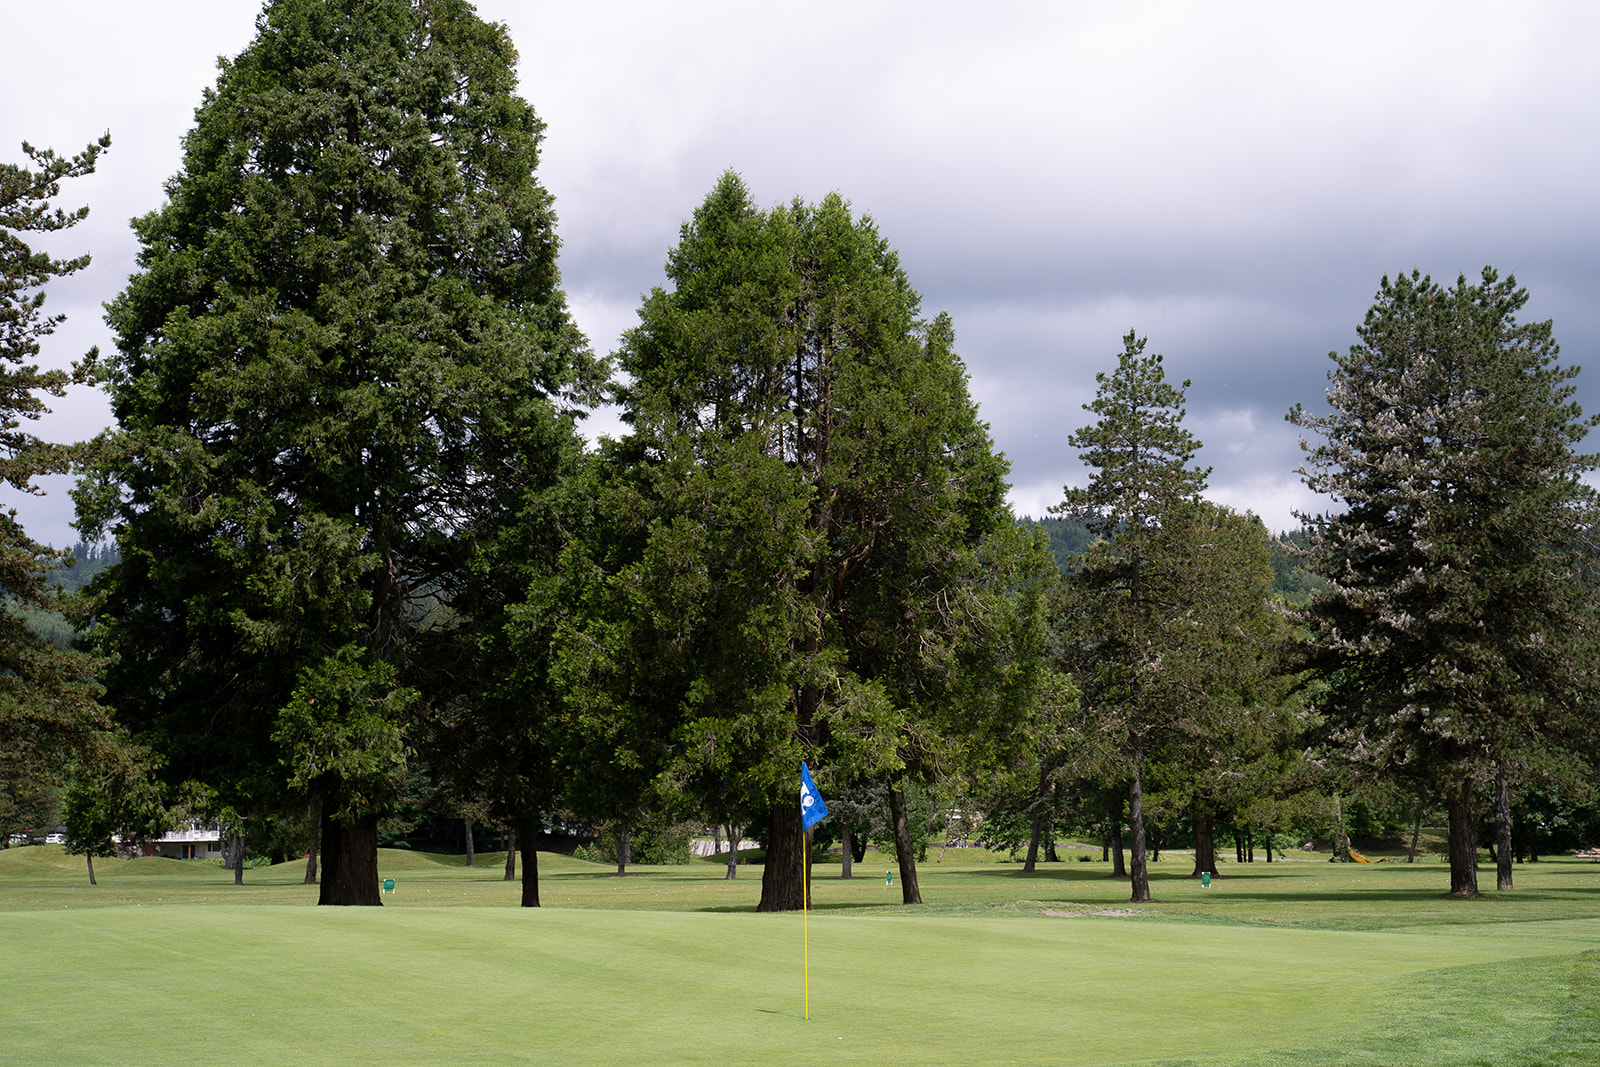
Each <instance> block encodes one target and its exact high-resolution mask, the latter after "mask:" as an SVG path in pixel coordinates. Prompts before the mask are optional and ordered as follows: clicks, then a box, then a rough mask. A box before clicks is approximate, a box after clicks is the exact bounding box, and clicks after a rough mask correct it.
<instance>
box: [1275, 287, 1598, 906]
mask: <svg viewBox="0 0 1600 1067" xmlns="http://www.w3.org/2000/svg"><path fill="white" fill-rule="evenodd" d="M1527 300H1528V294H1527V292H1526V290H1523V289H1521V288H1519V287H1518V286H1517V284H1516V281H1515V279H1513V278H1509V277H1508V278H1506V279H1504V280H1502V279H1500V277H1499V275H1498V274H1497V273H1496V272H1495V271H1494V270H1493V269H1492V268H1488V267H1486V268H1484V271H1483V274H1482V277H1481V279H1480V281H1478V282H1476V283H1468V281H1467V279H1466V278H1465V277H1462V278H1460V279H1458V281H1457V283H1456V285H1455V286H1454V287H1452V288H1449V289H1446V288H1444V287H1442V286H1439V285H1437V284H1435V283H1434V282H1433V281H1432V279H1430V278H1427V277H1424V276H1422V275H1421V274H1419V273H1415V272H1414V273H1412V274H1411V275H1409V276H1406V275H1402V276H1400V277H1398V278H1396V279H1394V280H1393V281H1391V280H1390V279H1389V278H1387V277H1386V278H1384V279H1383V282H1382V284H1381V286H1380V288H1379V291H1378V294H1377V300H1376V302H1375V303H1374V304H1373V306H1372V308H1371V309H1370V310H1369V311H1368V312H1367V316H1366V319H1365V321H1364V322H1363V323H1362V325H1361V327H1360V329H1359V331H1358V333H1359V336H1360V341H1361V343H1360V344H1358V345H1354V346H1352V347H1351V348H1350V351H1349V353H1348V354H1347V355H1343V356H1341V355H1338V354H1336V353H1335V354H1330V358H1331V359H1333V360H1334V363H1335V367H1334V370H1333V371H1331V372H1330V373H1329V375H1328V377H1329V381H1330V383H1331V387H1330V389H1329V392H1328V396H1329V401H1330V403H1331V405H1332V411H1331V412H1330V413H1329V414H1327V415H1320V416H1319V415H1312V414H1311V413H1309V412H1306V411H1304V410H1303V409H1301V408H1299V407H1296V408H1295V409H1294V410H1293V411H1292V412H1291V413H1290V416H1289V417H1290V420H1291V421H1293V422H1295V423H1296V424H1297V425H1300V426H1302V427H1304V428H1306V429H1309V430H1311V431H1313V432H1315V433H1316V434H1318V435H1320V436H1321V437H1322V438H1323V441H1322V443H1320V444H1316V445H1314V446H1313V445H1309V444H1308V445H1307V455H1308V460H1307V464H1306V468H1305V471H1306V473H1305V479H1306V484H1307V485H1308V486H1310V487H1311V488H1312V489H1313V490H1315V491H1317V492H1320V493H1326V494H1328V495H1330V496H1331V497H1332V498H1333V499H1334V500H1335V501H1336V502H1338V503H1339V504H1341V505H1343V510H1341V511H1336V512H1332V513H1329V514H1325V515H1321V516H1317V517H1315V518H1312V519H1310V520H1309V521H1308V523H1307V527H1306V533H1307V536H1308V544H1309V547H1310V549H1311V558H1312V561H1313V563H1314V565H1315V567H1316V568H1317V570H1318V571H1319V572H1320V573H1321V574H1322V575H1323V576H1325V577H1326V578H1328V579H1329V581H1330V583H1331V584H1330V586H1329V588H1328V590H1327V591H1326V592H1325V593H1322V594H1319V595H1317V596H1315V597H1313V599H1312V601H1311V605H1310V608H1309V610H1308V611H1307V612H1306V613H1305V614H1304V615H1303V616H1302V618H1303V621H1304V623H1305V626H1306V628H1307V639H1308V650H1309V653H1310V662H1311V663H1313V664H1314V665H1315V666H1317V667H1318V668H1319V669H1320V671H1321V672H1322V674H1323V676H1324V677H1325V678H1326V679H1327V685H1326V688H1325V689H1323V690H1322V691H1321V693H1322V696H1321V703H1322V706H1323V710H1324V711H1325V713H1326V714H1327V716H1328V717H1329V721H1330V724H1331V727H1332V734H1331V736H1332V739H1333V740H1334V742H1335V743H1336V744H1337V746H1338V750H1339V751H1340V752H1342V753H1343V754H1345V755H1346V756H1348V757H1350V758H1351V759H1353V760H1355V761H1356V762H1359V763H1361V764H1363V765H1365V766H1367V767H1370V768H1374V769H1379V770H1381V771H1382V772H1383V773H1386V774H1398V775H1401V776H1403V777H1404V778H1406V779H1408V780H1410V781H1411V782H1413V783H1416V784H1417V785H1418V786H1420V787H1425V788H1431V789H1434V790H1436V791H1437V792H1438V793H1440V794H1442V795H1443V796H1444V797H1445V798H1446V799H1447V800H1448V803H1449V807H1450V818H1451V831H1452V842H1453V850H1452V856H1451V889H1452V892H1453V893H1455V894H1457V895H1463V896H1466V895H1472V894H1473V893H1475V892H1476V890H1477V877H1476V868H1475V862H1474V858H1473V847H1472V842H1473V841H1474V840H1475V838H1476V833H1475V826H1474V825H1473V824H1472V821H1471V820H1472V815H1471V812H1470V804H1471V797H1472V795H1473V794H1474V792H1475V790H1476V785H1475V782H1476V781H1477V780H1479V779H1481V778H1482V777H1485V776H1490V775H1493V774H1495V773H1506V772H1508V771H1510V772H1516V771H1517V770H1519V769H1520V768H1523V767H1526V766H1528V765H1529V763H1530V761H1531V760H1536V759H1537V758H1538V754H1539V753H1540V752H1541V751H1545V750H1548V749H1550V748H1551V747H1552V746H1555V747H1561V746H1564V745H1574V746H1578V747H1580V748H1582V749H1584V750H1585V751H1590V752H1592V751H1593V748H1592V746H1593V739H1594V736H1595V735H1594V730H1593V720H1592V715H1591V714H1590V709H1591V708H1593V706H1594V691H1595V690H1594V680H1593V678H1592V677H1591V672H1590V670H1589V667H1588V664H1589V663H1590V662H1591V661H1592V659H1593V649H1594V626H1593V608H1594V600H1593V594H1592V579H1591V570H1590V568H1589V566H1588V560H1589V559H1591V558H1592V557H1593V555H1594V550H1595V546H1594V544H1593V541H1592V531H1593V529H1594V528H1595V526H1594V516H1595V495H1594V491H1593V490H1592V489H1591V488H1589V487H1588V486H1587V485H1586V484H1585V482H1584V478H1585V477H1586V476H1587V475H1588V474H1589V473H1590V472H1592V471H1593V470H1594V469H1595V466H1596V463H1595V460H1594V458H1593V457H1590V456H1585V455H1580V454H1578V453H1577V452H1575V450H1574V449H1575V446H1576V445H1577V443H1578V442H1579V441H1581V440H1582V438H1583V437H1584V435H1585V434H1586V433H1587V431H1588V429H1589V427H1590V426H1591V425H1592V424H1593V422H1594V420H1593V419H1584V418H1583V417H1582V412H1581V411H1580V410H1579V408H1578V406H1577V404H1576V403H1574V402H1573V400H1572V395H1573V386H1572V384H1571V383H1572V379H1573V378H1574V376H1575V375H1576V374H1577V369H1576V368H1571V367H1562V366H1560V365H1559V363H1558V362H1557V356H1558V353H1559V348H1558V346H1557V345H1556V343H1555V339H1554V336H1553V332H1552V329H1551V324H1550V323H1549V322H1543V323H1519V322H1518V321H1517V317H1516V316H1517V312H1518V311H1519V310H1520V309H1521V308H1522V307H1523V305H1524V304H1526V302H1527Z"/></svg>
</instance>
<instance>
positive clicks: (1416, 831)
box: [1406, 797, 1423, 863]
mask: <svg viewBox="0 0 1600 1067" xmlns="http://www.w3.org/2000/svg"><path fill="white" fill-rule="evenodd" d="M1422 805H1423V799H1422V798H1421V797H1418V798H1417V817H1416V818H1415V819H1414V820H1412V822H1411V851H1410V852H1407V853H1406V862H1407V863H1415V862H1417V839H1418V838H1419V837H1421V836H1422Z"/></svg>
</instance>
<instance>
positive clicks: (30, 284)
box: [0, 136, 111, 802]
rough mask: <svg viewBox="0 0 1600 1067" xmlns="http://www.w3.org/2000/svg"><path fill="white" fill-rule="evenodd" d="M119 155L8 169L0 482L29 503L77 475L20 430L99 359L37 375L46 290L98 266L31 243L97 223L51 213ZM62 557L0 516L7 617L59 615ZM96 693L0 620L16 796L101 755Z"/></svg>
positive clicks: (50, 157) (25, 632)
mask: <svg viewBox="0 0 1600 1067" xmlns="http://www.w3.org/2000/svg"><path fill="white" fill-rule="evenodd" d="M110 144H111V138H110V137H109V136H105V137H101V138H100V139H99V140H98V141H97V142H95V143H93V144H90V145H88V146H86V147H85V148H84V150H83V151H82V152H80V153H78V154H77V155H75V156H71V157H65V156H60V155H57V154H56V153H55V152H53V151H50V150H41V149H35V148H34V147H32V146H31V145H27V144H24V145H23V146H22V150H23V153H24V154H25V155H26V156H27V157H28V158H29V160H30V161H31V163H32V165H31V166H28V165H20V164H14V163H6V164H0V481H3V482H4V483H5V484H6V485H9V486H10V487H11V488H12V489H14V490H17V491H20V492H24V493H38V492H39V489H38V486H37V485H36V484H35V481H34V480H35V479H36V478H38V477H40V476H41V475H47V474H61V473H64V472H65V471H67V470H68V469H69V467H70V465H71V462H72V458H73V453H74V450H73V449H72V448H71V447H69V446H64V445H58V444H51V443H49V442H46V441H42V440H40V439H39V438H38V437H37V436H35V435H34V434H32V433H30V432H28V431H27V430H25V429H23V423H24V420H34V419H37V418H39V416H40V415H42V414H44V413H45V412H46V411H47V410H48V409H47V407H46V401H45V398H46V397H52V396H55V397H59V396H62V395H64V393H65V392H66V390H67V388H68V387H69V386H71V385H73V384H81V383H85V382H87V381H89V380H90V378H91V376H92V365H93V360H94V356H95V353H93V352H91V353H90V354H89V356H88V358H87V359H85V360H84V361H83V362H81V363H78V364H75V365H74V366H73V367H72V368H71V369H70V370H41V369H40V368H39V365H38V363H37V362H36V361H37V359H38V357H39V354H40V351H41V342H42V341H43V339H44V338H45V337H48V336H49V335H50V334H51V333H52V332H54V330H55V327H56V326H57V325H58V324H60V322H61V321H62V317H61V316H59V315H47V314H45V312H44V303H45V295H46V294H45V287H46V285H48V284H49V282H50V281H51V280H53V279H56V278H61V277H65V276H67V275H70V274H72V273H74V272H76V271H78V270H81V269H82V268H83V267H85V266H87V265H88V263H89V257H88V256H87V255H83V256H77V257H75V258H72V259H54V258H52V257H50V256H49V255H47V254H45V253H43V252H36V251H34V250H33V248H32V247H31V246H29V244H28V243H27V241H26V240H25V239H24V236H23V235H25V234H30V233H49V232H53V231H58V230H63V229H67V228H68V227H71V226H73V225H75V224H76V223H78V222H79V221H81V220H82V219H83V218H84V217H85V216H86V215H87V214H88V212H89V209H88V208H87V207H82V208H78V209H76V210H74V211H64V210H62V209H60V208H58V207H54V206H52V203H51V202H52V201H53V200H54V199H55V198H56V197H57V196H59V195H60V191H61V182H62V181H64V180H67V179H70V178H77V177H82V176H84V175H86V174H89V173H91V172H92V171H93V170H94V168H95V161H96V160H97V159H98V158H99V156H100V153H101V152H103V151H104V150H105V149H106V148H107V147H109V146H110ZM63 555H64V554H63V553H59V552H55V551H53V550H51V549H49V548H46V547H45V546H43V545H40V544H38V543H37V542H36V541H34V540H33V538H31V537H30V536H28V534H27V532H26V531H25V530H24V529H23V528H22V524H21V523H20V522H19V521H18V519H17V513H16V511H15V509H12V510H9V511H7V512H5V513H4V514H0V593H3V595H4V597H5V600H6V602H7V603H6V605H5V606H6V607H7V608H19V609H22V610H23V611H28V610H41V609H44V610H53V609H55V608H56V607H58V606H59V604H58V597H57V595H56V591H55V589H54V587H53V585H52V584H51V583H50V581H49V572H50V571H51V570H53V569H54V568H56V567H58V566H59V565H60V564H61V562H62V558H63ZM96 689H97V686H96V684H95V680H94V664H93V663H92V662H91V661H90V660H88V659H87V658H86V657H84V656H82V655H79V654H77V653H74V652H70V651H67V650H66V649H62V648H55V647H52V646H51V644H49V643H48V642H46V641H44V640H42V639H41V638H40V637H38V636H37V635H36V634H35V633H33V632H32V631H31V630H30V629H29V628H28V626H27V625H26V623H25V622H24V621H23V619H22V618H21V617H20V613H19V612H18V611H14V610H0V779H4V780H6V781H7V783H8V790H7V791H8V793H11V794H14V795H15V796H16V797H18V798H19V799H20V800H22V801H23V802H27V801H28V799H29V798H31V797H35V796H37V795H39V794H40V793H41V791H44V790H48V789H50V788H52V787H53V786H55V785H56V784H58V783H59V782H60V781H61V776H62V772H63V771H64V770H65V768H66V764H67V762H68V761H69V759H71V758H73V757H74V756H77V757H82V758H87V759H93V758H96V756H97V755H99V754H103V749H104V746H105V745H106V743H107V741H106V738H107V735H106V733H105V728H106V725H107V724H106V718H105V714H104V712H103V710H102V709H101V708H100V707H99V706H98V705H97V703H96V701H95V696H96Z"/></svg>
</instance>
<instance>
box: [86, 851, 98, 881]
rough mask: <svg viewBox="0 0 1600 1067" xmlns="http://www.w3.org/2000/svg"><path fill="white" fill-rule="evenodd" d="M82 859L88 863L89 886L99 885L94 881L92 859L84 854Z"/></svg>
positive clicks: (87, 854)
mask: <svg viewBox="0 0 1600 1067" xmlns="http://www.w3.org/2000/svg"><path fill="white" fill-rule="evenodd" d="M83 858H84V859H86V860H88V861H89V884H90V885H99V884H100V883H99V882H97V881H95V880H94V857H93V856H91V855H90V854H89V853H87V852H85V853H84V854H83Z"/></svg>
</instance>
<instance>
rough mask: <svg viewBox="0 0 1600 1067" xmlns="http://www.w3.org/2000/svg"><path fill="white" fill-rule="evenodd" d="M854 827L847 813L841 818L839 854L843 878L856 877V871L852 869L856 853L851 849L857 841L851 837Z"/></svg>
mask: <svg viewBox="0 0 1600 1067" xmlns="http://www.w3.org/2000/svg"><path fill="white" fill-rule="evenodd" d="M854 829H855V827H853V826H852V825H851V819H850V816H848V815H845V816H842V817H841V818H840V820H839V854H840V857H841V860H842V862H841V863H840V865H839V877H840V878H841V879H851V878H854V877H855V874H854V872H852V871H851V870H850V865H851V864H852V863H854V862H855V854H854V853H853V852H852V851H851V849H852V848H854V847H855V843H854V842H853V841H851V839H850V834H851V831H852V830H854Z"/></svg>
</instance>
